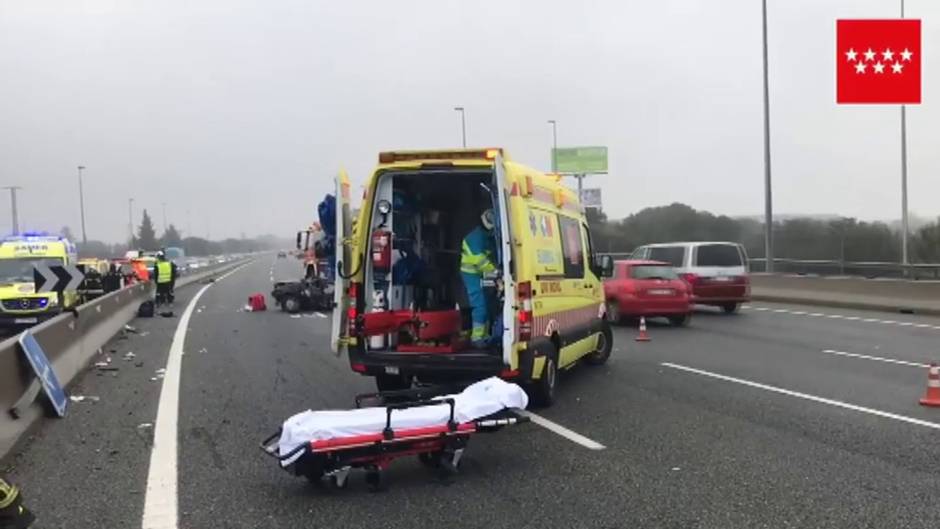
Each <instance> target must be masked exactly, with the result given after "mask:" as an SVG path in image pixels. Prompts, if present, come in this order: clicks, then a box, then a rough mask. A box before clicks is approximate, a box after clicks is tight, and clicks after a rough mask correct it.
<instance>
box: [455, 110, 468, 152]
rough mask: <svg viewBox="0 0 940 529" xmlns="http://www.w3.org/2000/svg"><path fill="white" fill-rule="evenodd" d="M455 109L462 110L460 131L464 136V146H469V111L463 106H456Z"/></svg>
mask: <svg viewBox="0 0 940 529" xmlns="http://www.w3.org/2000/svg"><path fill="white" fill-rule="evenodd" d="M454 110H456V111H457V112H460V133H461V137H462V138H463V148H464V149H466V148H467V111H466V110H464V108H463V107H454Z"/></svg>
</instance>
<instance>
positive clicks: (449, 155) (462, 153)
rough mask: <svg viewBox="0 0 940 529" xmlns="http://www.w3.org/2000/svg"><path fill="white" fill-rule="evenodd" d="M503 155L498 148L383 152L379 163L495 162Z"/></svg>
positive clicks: (380, 154)
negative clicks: (431, 161)
mask: <svg viewBox="0 0 940 529" xmlns="http://www.w3.org/2000/svg"><path fill="white" fill-rule="evenodd" d="M502 153H503V150H502V149H500V148H487V149H454V150H446V151H385V152H380V153H379V163H395V162H407V161H412V160H495V159H496V157H497V156H499V155H500V154H502Z"/></svg>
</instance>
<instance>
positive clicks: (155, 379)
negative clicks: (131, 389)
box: [150, 377, 159, 382]
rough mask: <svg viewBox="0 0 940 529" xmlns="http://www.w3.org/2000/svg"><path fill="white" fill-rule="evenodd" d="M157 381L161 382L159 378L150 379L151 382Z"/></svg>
mask: <svg viewBox="0 0 940 529" xmlns="http://www.w3.org/2000/svg"><path fill="white" fill-rule="evenodd" d="M157 380H159V379H158V378H157V377H150V381H151V382H156V381H157Z"/></svg>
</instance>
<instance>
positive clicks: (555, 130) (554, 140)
mask: <svg viewBox="0 0 940 529" xmlns="http://www.w3.org/2000/svg"><path fill="white" fill-rule="evenodd" d="M548 123H549V124H551V126H552V172H553V173H557V172H558V123H557V122H556V121H555V120H554V119H550V120H548Z"/></svg>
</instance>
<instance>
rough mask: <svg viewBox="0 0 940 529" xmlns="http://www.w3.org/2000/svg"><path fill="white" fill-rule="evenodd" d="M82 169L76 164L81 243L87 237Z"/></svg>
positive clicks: (83, 168)
mask: <svg viewBox="0 0 940 529" xmlns="http://www.w3.org/2000/svg"><path fill="white" fill-rule="evenodd" d="M84 170H85V166H84V165H79V166H78V207H79V210H80V211H81V214H82V244H87V243H88V237H87V236H86V235H85V190H84V189H83V186H82V171H84Z"/></svg>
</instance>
